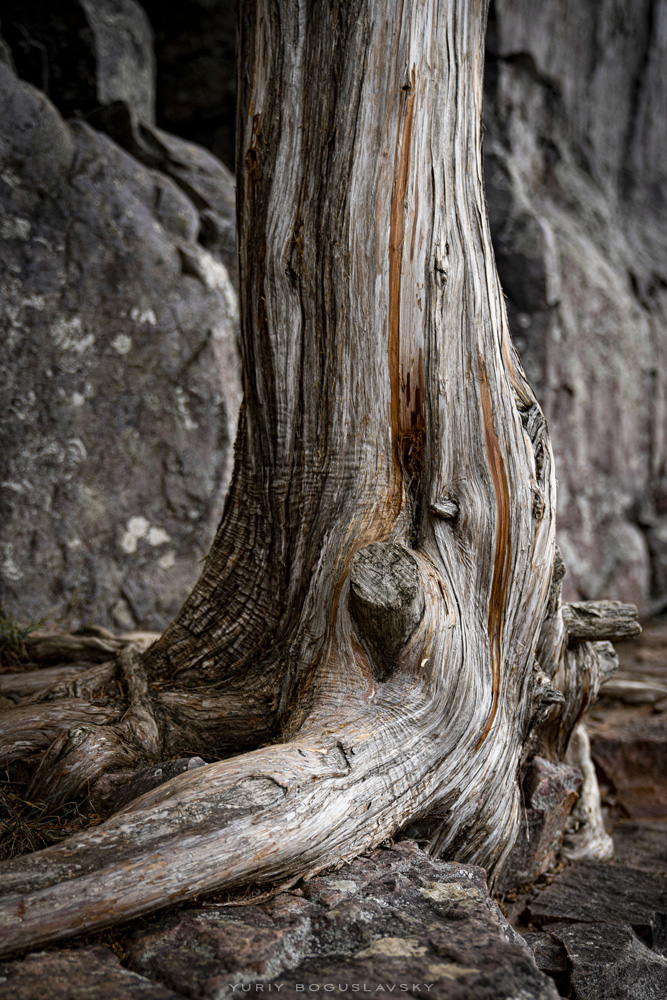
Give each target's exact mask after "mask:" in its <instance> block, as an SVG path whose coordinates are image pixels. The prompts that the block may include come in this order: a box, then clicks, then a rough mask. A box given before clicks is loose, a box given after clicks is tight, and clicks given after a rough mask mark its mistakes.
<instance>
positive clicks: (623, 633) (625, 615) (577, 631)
mask: <svg viewBox="0 0 667 1000" xmlns="http://www.w3.org/2000/svg"><path fill="white" fill-rule="evenodd" d="M562 612H563V622H564V624H565V628H566V629H567V637H568V643H569V645H574V644H575V643H577V642H590V641H591V640H593V641H595V640H597V639H608V640H610V641H611V640H614V639H631V638H632V637H633V636H635V635H639V633H640V632H641V626H640V624H639V622H638V621H637V608H636V607H635V606H634V604H621V603H620V601H579V602H577V603H575V604H563V607H562Z"/></svg>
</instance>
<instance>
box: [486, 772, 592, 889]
mask: <svg viewBox="0 0 667 1000" xmlns="http://www.w3.org/2000/svg"><path fill="white" fill-rule="evenodd" d="M581 781H582V777H581V772H580V771H579V770H578V769H577V768H576V767H569V766H568V765H567V764H554V763H552V762H551V761H548V760H544V759H543V758H542V757H535V758H534V759H533V760H532V761H531V764H530V766H529V768H528V772H527V774H526V777H525V779H524V782H523V794H524V808H523V812H522V821H521V827H520V830H519V836H518V837H517V840H516V842H515V844H514V847H513V848H512V850H511V852H510V854H509V857H508V859H507V861H506V863H505V867H504V868H503V872H502V874H501V876H500V878H499V880H498V882H497V884H496V888H497V890H499V891H501V892H503V891H506V890H508V889H511V888H513V887H515V886H519V885H522V884H524V883H527V882H532V881H533V880H534V879H536V878H537V877H538V875H541V874H542V873H543V872H545V871H548V869H549V868H551V867H552V865H553V863H554V861H555V859H556V855H557V853H558V851H559V850H560V847H561V845H562V843H563V835H564V833H565V827H566V824H567V818H568V816H569V814H570V811H571V809H572V806H573V805H574V803H575V802H576V800H577V793H578V790H579V787H580V786H581Z"/></svg>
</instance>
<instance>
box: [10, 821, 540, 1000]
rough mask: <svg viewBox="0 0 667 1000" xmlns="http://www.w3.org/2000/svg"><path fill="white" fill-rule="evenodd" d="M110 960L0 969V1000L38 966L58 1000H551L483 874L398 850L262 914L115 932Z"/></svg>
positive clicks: (63, 958)
mask: <svg viewBox="0 0 667 1000" xmlns="http://www.w3.org/2000/svg"><path fill="white" fill-rule="evenodd" d="M118 950H122V952H123V954H124V958H123V966H124V967H125V968H123V967H121V966H120V965H119V964H118V962H117V960H115V958H114V957H113V956H112V955H111V953H110V952H109V951H108V950H106V949H103V948H99V947H96V948H90V947H84V948H82V949H80V950H76V951H74V950H68V951H63V952H60V953H57V954H56V955H45V956H43V957H42V956H40V955H29V956H28V957H27V958H25V959H23V960H19V961H17V962H6V963H3V964H2V965H0V977H6V978H5V980H4V982H2V983H0V998H2V1000H4V998H5V997H7V998H8V1000H9V998H10V997H11V998H12V1000H38V998H39V1000H41V998H42V996H43V992H40V990H41V991H43V989H44V982H45V980H44V978H41V977H40V968H39V963H40V960H41V961H43V963H44V965H43V973H46V975H48V977H49V981H51V977H55V976H58V978H59V981H62V979H63V978H64V970H65V969H66V970H67V975H68V977H69V983H70V987H69V989H70V992H67V991H65V992H62V993H59V994H58V996H59V997H63V1000H65V998H70V997H71V998H72V1000H75V998H78V997H80V996H81V997H83V996H91V995H95V996H96V997H97V996H99V997H100V998H101V1000H104V998H106V997H107V996H109V997H111V996H113V997H114V1000H125V998H127V1000H130V998H133V997H135V996H143V995H145V996H147V997H153V996H155V997H156V1000H157V998H162V997H164V998H165V1000H166V998H169V997H190V998H192V1000H195V998H196V1000H214V998H215V1000H222V998H224V997H234V996H243V995H247V994H249V993H250V994H252V995H257V994H258V993H262V994H264V995H265V994H267V993H275V994H276V995H279V996H281V997H299V996H303V995H305V994H308V995H312V994H313V993H320V994H323V993H336V994H340V993H348V994H352V995H354V994H355V993H359V994H371V993H372V994H373V995H374V996H379V995H386V994H387V993H395V994H396V995H397V996H400V995H401V994H404V993H408V994H410V995H413V996H421V997H427V996H428V997H433V998H436V1000H469V998H473V1000H500V998H510V997H511V998H517V1000H518V998H519V997H520V998H521V1000H557V997H558V994H557V992H556V990H555V988H554V986H553V983H551V982H550V981H549V980H548V979H547V978H546V976H544V975H543V974H542V973H540V972H539V971H538V970H537V968H536V966H535V964H534V961H533V958H532V954H531V952H530V950H529V949H528V948H527V946H526V945H525V943H524V942H523V940H522V939H521V938H520V937H519V936H518V935H517V934H515V932H514V931H512V929H511V928H510V926H509V924H508V923H507V922H506V920H505V919H504V917H503V916H502V914H501V912H500V910H499V909H498V908H497V906H496V905H495V904H494V903H493V902H492V901H491V899H490V898H489V895H488V893H487V890H486V885H485V881H484V873H483V871H482V870H481V869H479V868H473V867H471V866H469V865H452V864H445V863H444V862H437V861H433V860H432V859H430V858H428V857H427V856H426V855H424V854H423V853H422V852H421V851H420V850H419V849H418V848H417V846H416V845H415V844H413V843H410V842H407V841H404V842H401V843H399V844H396V845H395V846H394V847H393V848H392V849H390V850H388V849H380V850H379V851H377V852H375V853H374V854H373V855H372V856H371V857H366V858H359V859H357V860H356V861H354V862H352V863H351V864H349V865H344V866H343V867H341V868H340V869H338V870H337V871H335V872H329V873H327V874H324V875H322V876H319V877H317V878H314V879H311V880H310V881H309V882H304V883H299V885H298V886H297V887H296V888H295V889H293V890H292V891H287V892H281V893H279V894H278V895H276V896H274V897H273V898H272V899H269V900H268V901H266V902H264V903H256V904H254V905H242V906H233V907H226V906H216V905H215V904H214V903H209V904H208V905H207V906H205V907H202V906H199V907H198V906H194V907H190V908H186V909H183V910H180V911H177V912H175V913H173V914H172V915H170V916H168V917H162V918H160V919H159V920H156V921H152V922H151V924H150V926H149V927H148V928H146V927H144V928H141V929H139V930H135V931H132V932H129V933H126V935H125V936H124V939H123V940H122V943H121V949H118ZM101 969H107V970H108V974H109V978H110V980H112V981H113V983H114V985H115V988H116V992H115V993H112V992H109V993H106V992H104V988H102V989H101V990H100V992H99V994H98V993H95V994H92V993H88V994H86V993H84V992H83V991H82V990H80V991H79V992H75V991H74V989H73V985H72V984H81V983H85V982H86V980H87V979H88V980H92V979H93V978H94V977H99V975H100V970H101ZM132 974H134V975H132ZM123 976H125V977H126V978H125V980H124V981H123V979H122V977H123ZM95 982H97V979H95Z"/></svg>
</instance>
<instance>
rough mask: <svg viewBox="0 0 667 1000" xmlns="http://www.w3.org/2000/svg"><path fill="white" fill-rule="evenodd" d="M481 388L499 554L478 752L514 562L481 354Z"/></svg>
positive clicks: (496, 680) (496, 676)
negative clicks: (487, 688)
mask: <svg viewBox="0 0 667 1000" xmlns="http://www.w3.org/2000/svg"><path fill="white" fill-rule="evenodd" d="M479 387H480V397H481V403H482V418H483V422H484V437H485V440H486V450H487V453H488V456H489V468H490V470H491V477H492V479H493V488H494V490H495V494H496V513H497V517H496V552H495V557H494V561H493V580H492V582H491V596H490V599H489V647H490V653H491V680H492V693H493V701H492V703H491V711H490V713H489V717H488V719H487V721H486V725H485V727H484V732H483V733H482V735H481V737H480V739H479V742H478V744H477V746H476V747H475V749H476V750H479V748H480V747H481V745H482V743H483V742H484V740H485V739H486V737H487V735H488V733H489V730H490V729H491V726H492V725H493V720H494V719H495V717H496V713H497V711H498V698H499V695H500V677H501V668H502V641H503V618H504V612H505V597H506V594H507V587H508V584H509V576H510V565H511V562H512V543H511V540H510V491H509V483H508V481H507V472H506V471H505V462H504V460H503V456H502V452H501V450H500V442H499V440H498V434H497V433H496V428H495V424H494V422H493V406H492V403H491V390H490V388H489V378H488V374H487V371H486V366H485V364H484V361H483V359H482V356H481V355H479Z"/></svg>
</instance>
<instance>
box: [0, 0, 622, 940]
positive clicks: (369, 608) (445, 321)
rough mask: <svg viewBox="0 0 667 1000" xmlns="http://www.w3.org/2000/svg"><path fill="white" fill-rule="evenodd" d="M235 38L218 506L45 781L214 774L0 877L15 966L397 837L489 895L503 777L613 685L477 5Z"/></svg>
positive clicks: (328, 13)
mask: <svg viewBox="0 0 667 1000" xmlns="http://www.w3.org/2000/svg"><path fill="white" fill-rule="evenodd" d="M237 16H238V27H239V49H240V53H241V57H240V64H239V77H238V100H239V107H238V122H239V136H238V185H237V190H238V191H239V192H241V193H242V195H243V198H242V201H241V202H240V204H239V212H238V220H239V272H240V280H241V340H242V355H243V363H244V385H245V401H244V405H243V409H242V413H241V417H240V420H239V432H238V439H237V444H236V452H235V455H236V465H235V471H234V477H233V481H232V485H231V488H230V492H229V496H228V498H227V501H226V504H225V510H224V514H223V519H222V523H221V525H220V528H219V530H218V534H217V538H216V540H215V543H214V545H213V547H212V549H211V552H210V554H209V557H208V559H207V562H206V565H205V567H204V571H203V573H202V576H201V579H200V581H199V583H198V585H197V587H196V588H195V590H194V592H193V594H192V595H191V597H190V598H189V600H188V601H187V603H186V604H185V606H184V608H183V609H182V611H181V612H180V614H179V615H178V616H177V618H176V619H175V621H174V623H173V624H172V625H171V626H170V627H169V628H168V629H167V631H166V633H165V634H164V636H163V637H162V638H161V639H160V640H159V641H158V642H157V643H156V644H155V645H154V646H153V647H151V649H150V650H149V651H148V653H147V654H146V656H145V657H144V658H143V661H140V660H139V659H138V658H137V657H136V656H134V655H131V654H127V655H123V657H121V658H120V662H119V668H120V669H121V673H122V675H123V678H124V682H125V687H126V689H127V693H128V700H129V702H130V704H129V706H128V710H127V712H126V714H125V716H124V717H123V718H121V719H120V720H118V719H114V720H111V722H110V724H109V725H106V724H105V722H106V720H105V718H104V717H100V716H99V715H95V712H94V711H93V706H90V705H88V706H86V705H83V706H81V705H79V709H77V710H76V711H75V707H74V706H73V704H72V701H73V699H71V698H65V699H64V700H63V701H61V702H58V701H51V702H49V705H48V711H47V710H46V709H45V713H44V717H45V718H46V716H48V714H49V712H53V711H55V714H56V717H58V712H59V708H58V706H62V712H61V716H62V718H61V719H60V720H59V722H60V723H62V724H58V725H56V726H53V727H52V728H51V729H50V730H49V731H50V733H51V734H52V735H53V736H55V737H57V739H56V742H55V743H52V745H51V747H50V748H49V750H48V751H47V754H46V756H45V757H44V758H43V762H42V767H41V768H40V771H39V772H38V777H39V780H40V782H42V787H44V788H45V789H46V790H47V792H48V794H49V795H54V796H57V795H58V794H63V792H64V791H67V790H68V789H71V788H72V787H74V786H76V785H77V783H78V787H85V786H86V783H88V784H91V785H95V781H96V780H97V778H98V776H99V775H100V772H101V770H102V769H103V765H104V762H105V761H106V762H109V763H110V764H111V766H112V768H118V767H119V762H120V766H122V769H123V770H125V771H126V772H132V770H134V771H136V770H143V771H144V772H145V771H146V769H148V771H149V772H150V771H151V769H152V765H154V764H155V762H156V761H165V760H167V759H168V757H169V756H172V757H178V756H179V755H188V756H189V755H191V754H197V753H198V754H201V755H202V757H204V756H206V755H210V756H213V755H218V756H220V757H226V758H227V759H222V760H219V761H218V762H217V763H214V764H208V765H206V766H202V767H197V768H195V769H194V770H187V771H183V773H180V774H178V775H176V776H175V777H172V778H171V779H170V780H168V781H166V782H165V784H163V785H161V786H160V787H159V788H153V789H152V790H151V791H147V792H146V793H145V794H143V795H142V796H141V797H140V798H138V799H136V800H134V801H133V802H130V803H129V805H127V806H125V807H124V808H123V809H121V811H120V812H118V813H116V815H114V816H111V817H110V818H109V819H108V820H106V821H105V822H104V823H103V824H102V825H100V826H98V827H96V828H95V829H94V830H89V831H87V832H84V833H82V834H80V835H77V836H76V837H74V838H72V839H71V840H69V841H65V842H63V843H61V844H59V845H57V846H54V847H51V848H49V849H48V850H45V851H41V852H39V853H37V854H35V855H34V856H31V857H28V858H24V859H19V860H18V861H15V862H12V863H10V864H6V865H4V866H1V867H0V949H2V950H4V951H9V950H11V949H13V948H17V947H32V946H34V945H37V944H40V943H45V942H47V941H54V940H58V939H60V938H63V937H66V936H68V935H70V934H72V933H76V932H78V931H82V930H90V929H92V928H95V927H103V926H106V925H108V924H110V923H113V922H115V921H117V920H119V919H126V918H129V917H132V916H136V915H138V914H141V913H148V912H150V911H151V910H154V909H157V908H158V907H161V906H165V905H168V904H169V903H171V902H174V901H177V900H183V899H188V898H191V897H193V896H195V895H198V894H200V893H203V892H206V891H209V890H212V889H222V888H225V889H226V890H229V891H231V890H234V889H236V888H241V887H243V886H244V885H246V884H247V883H248V882H249V881H257V882H264V883H269V884H270V883H272V882H276V881H279V882H280V881H284V880H288V879H294V878H296V877H298V876H299V875H303V874H304V873H307V872H311V871H316V870H319V869H321V868H323V867H325V866H327V865H329V864H333V863H338V862H340V861H341V860H343V859H345V858H348V857H352V856H354V855H355V854H357V853H359V852H360V851H362V850H364V849H368V848H370V847H372V846H374V845H376V844H378V843H379V842H381V841H382V840H384V839H385V838H386V837H388V836H391V835H392V834H393V833H395V832H396V830H397V829H398V828H400V827H401V826H402V825H403V824H405V823H408V822H411V823H415V822H418V823H419V824H420V826H421V832H422V834H423V837H424V840H425V841H426V842H427V843H428V844H429V845H430V848H431V850H433V851H436V852H437V851H444V852H445V853H446V854H447V855H448V856H449V857H455V858H457V859H459V860H461V861H470V862H472V863H475V864H479V865H483V866H484V867H485V868H486V869H487V870H488V871H489V873H490V874H491V876H492V877H493V874H494V873H495V872H497V871H498V870H499V869H501V868H502V865H503V863H504V859H505V858H506V857H507V855H508V852H509V850H510V848H511V846H512V843H513V840H514V838H515V835H516V831H517V829H518V825H519V817H520V796H519V787H520V782H521V777H522V768H523V766H524V765H525V763H526V761H527V760H529V759H530V758H531V756H533V755H534V754H535V753H540V754H541V755H542V756H543V757H545V758H546V759H548V760H558V759H559V757H562V755H563V753H564V752H565V748H566V746H567V742H568V740H569V737H570V734H571V732H572V729H573V727H574V726H575V724H576V723H577V721H578V719H579V717H580V716H581V714H582V712H583V711H585V709H586V708H587V706H588V705H589V704H590V702H591V701H592V699H594V697H595V695H596V692H597V689H598V687H599V684H600V680H601V678H602V677H603V676H604V675H605V671H607V670H608V669H609V666H610V662H611V659H612V658H611V657H610V655H609V649H608V648H607V645H606V644H605V643H588V642H585V641H581V642H580V641H577V643H576V645H573V646H571V647H569V646H568V642H567V635H566V632H565V627H564V624H563V618H562V614H561V610H560V593H559V587H558V580H557V576H558V574H557V573H556V572H553V573H552V570H553V569H554V566H555V541H554V538H555V521H554V518H555V474H554V469H553V462H552V456H551V450H550V446H549V440H548V435H547V432H546V426H545V424H544V419H543V417H542V414H541V412H540V410H539V407H538V405H537V403H536V401H535V399H534V398H533V394H532V392H531V391H530V387H529V386H528V384H527V382H525V378H524V375H523V372H522V371H521V368H520V365H519V362H518V360H517V359H516V357H515V355H514V354H513V352H512V348H511V344H510V341H509V332H508V330H507V321H506V316H505V310H504V303H503V296H502V292H501V289H500V286H499V284H498V278H497V275H496V272H495V265H494V259H493V253H492V250H491V243H490V237H489V232H488V224H487V217H486V205H485V200H484V192H483V189H482V161H481V121H480V114H481V104H482V66H483V40H484V29H485V18H486V2H485V0H340V2H338V3H336V4H327V3H295V2H294V0H244V2H243V3H239V4H238V5H237ZM517 399H518V404H517ZM536 492H537V493H539V497H540V509H539V512H538V514H539V516H537V515H536V514H535V496H536ZM568 627H569V628H570V630H571V632H570V634H571V636H572V635H574V634H575V632H574V631H573V630H576V626H575V625H574V624H571V623H570V624H569V626H568ZM105 658H106V654H105ZM37 707H38V706H35V705H30V706H29V711H28V713H27V714H26V715H25V716H21V718H22V719H23V721H24V723H25V727H26V729H27V730H28V731H29V735H30V739H31V740H32V742H30V741H29V742H30V747H31V748H34V749H38V747H37V744H36V743H35V739H34V733H35V730H36V724H35V718H36V716H35V714H34V710H35V709H36V708H37ZM23 708H24V706H19V708H18V709H17V710H16V711H18V712H22V711H23ZM77 712H79V714H81V716H82V717H81V719H80V720H79V715H78V714H77ZM91 713H92V716H93V717H91ZM9 716H10V717H11V716H12V713H11V712H10V713H9ZM71 718H73V719H75V721H77V722H79V721H80V724H79V725H78V727H77V729H76V730H75V729H69V730H68V728H67V727H68V725H69V721H68V720H70V719H71ZM16 729H17V724H16V722H12V721H11V720H10V724H9V725H8V726H7V727H6V729H5V731H4V739H5V745H6V746H7V747H10V748H12V753H14V752H15V753H16V754H17V755H20V754H21V749H20V738H19V734H18V733H17V731H16ZM63 730H64V732H63ZM260 747H261V748H260ZM39 748H41V749H44V745H43V744H40V747H39ZM258 748H260V749H258ZM234 753H235V754H237V756H229V755H230V754H234ZM101 781H102V779H100V782H101ZM82 783H83V785H82ZM91 790H92V792H93V793H95V792H96V791H100V792H101V791H103V787H102V786H100V788H99V789H98V788H97V786H96V785H95V787H93V788H92V789H91Z"/></svg>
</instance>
